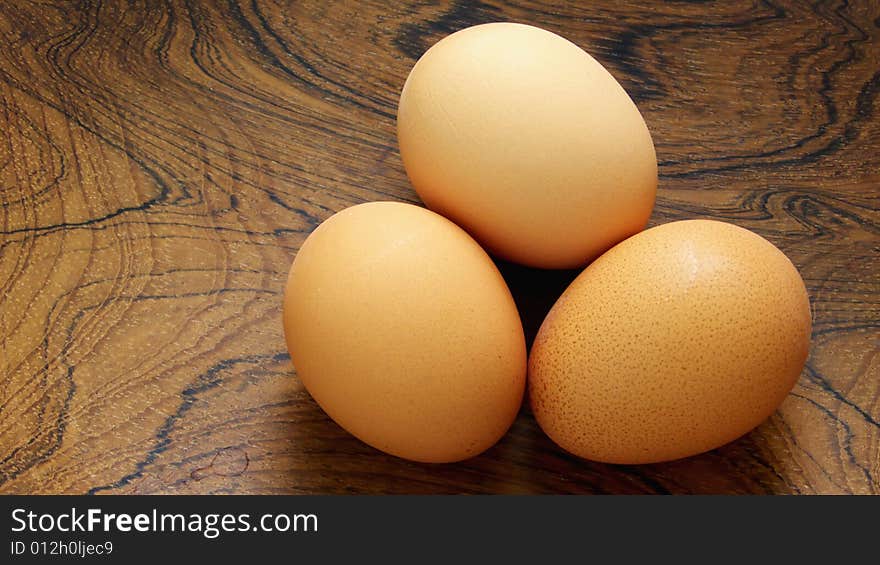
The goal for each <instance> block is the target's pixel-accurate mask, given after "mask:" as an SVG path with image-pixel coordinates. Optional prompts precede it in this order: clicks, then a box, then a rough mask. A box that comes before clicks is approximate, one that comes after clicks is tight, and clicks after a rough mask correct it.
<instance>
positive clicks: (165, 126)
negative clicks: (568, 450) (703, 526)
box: [0, 0, 880, 494]
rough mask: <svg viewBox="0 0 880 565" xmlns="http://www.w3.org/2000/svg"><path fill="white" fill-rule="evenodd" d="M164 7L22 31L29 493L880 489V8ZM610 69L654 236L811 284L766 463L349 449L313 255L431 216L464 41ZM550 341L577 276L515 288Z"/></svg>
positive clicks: (97, 8) (22, 483)
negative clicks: (428, 124)
mask: <svg viewBox="0 0 880 565" xmlns="http://www.w3.org/2000/svg"><path fill="white" fill-rule="evenodd" d="M580 4H581V3H577V4H575V3H570V4H569V3H566V4H562V3H560V4H558V5H555V4H553V3H551V2H542V1H540V0H523V1H520V2H513V3H509V4H502V3H498V2H486V3H473V4H470V3H454V4H442V5H433V4H432V5H426V4H422V3H407V4H397V3H384V2H317V1H306V2H296V3H293V2H290V3H287V2H281V1H271V0H238V1H236V0H230V1H228V2H199V1H197V0H165V1H160V2H148V1H146V0H141V1H130V2H122V1H115V0H103V1H94V2H62V1H57V2H40V3H36V2H26V1H18V0H15V1H12V2H4V3H3V5H2V7H0V47H2V48H0V124H2V130H0V131H2V136H0V214H2V216H0V300H2V302H0V339H2V342H0V343H2V350H0V351H2V354H0V492H5V493H33V492H37V493H84V492H89V493H220V492H230V493H245V492H247V493H305V492H333V493H347V492H352V493H366V492H369V493H403V492H423V493H424V492H428V493H433V492H464V493H486V492H516V493H525V492H530V493H537V492H541V493H547V492H565V493H610V492H618V493H643V492H657V493H707V492H711V493H875V494H876V493H878V492H880V357H878V351H880V347H878V345H880V343H878V342H880V339H878V336H880V288H878V264H880V261H878V258H880V237H878V236H880V213H878V208H880V119H878V116H880V113H878V104H880V102H878V94H880V4H878V3H876V2H869V1H855V0H852V1H850V2H845V1H830V2H824V1H823V2H818V3H815V4H808V3H801V2H776V1H772V2H769V1H768V2H754V3H752V2H735V3H733V2H724V3H718V4H707V3H702V2H672V3H657V4H656V5H650V6H644V5H643V4H644V3H643V2H634V1H632V2H596V3H592V2H591V3H583V4H585V5H580ZM497 20H508V21H520V22H526V23H532V24H535V25H539V26H542V27H545V28H547V29H550V30H552V31H555V32H558V33H560V34H562V35H564V36H566V37H568V38H570V39H571V40H573V41H575V42H576V43H578V44H579V45H581V46H583V47H584V48H586V49H587V50H588V51H590V52H591V53H593V54H594V55H595V56H596V57H597V58H598V59H599V60H600V61H601V62H602V63H603V64H605V65H606V66H607V67H608V68H609V70H610V71H611V72H612V73H613V74H614V75H615V76H616V77H617V78H618V79H619V80H620V82H621V83H622V84H623V85H624V87H625V88H626V89H627V90H628V91H629V92H630V93H631V95H632V96H633V98H634V99H635V100H636V101H637V103H638V105H639V107H640V109H641V110H642V112H643V114H644V116H645V118H646V120H647V122H648V125H649V127H650V129H651V131H652V133H653V136H654V141H655V143H656V147H657V153H658V158H659V161H660V191H659V198H658V201H657V206H656V209H655V212H654V215H653V217H652V223H653V224H656V223H660V222H665V221H669V220H674V219H682V218H695V217H713V218H720V219H724V220H728V221H732V222H735V223H737V224H739V225H741V226H744V227H747V228H749V229H752V230H754V231H756V232H758V233H760V234H762V235H764V236H765V237H767V238H768V239H770V240H771V241H772V242H774V243H775V244H777V245H778V246H779V247H780V248H782V249H783V250H784V251H785V252H786V254H788V256H789V257H790V258H791V259H792V260H793V261H794V263H795V264H796V265H797V266H798V268H799V269H800V271H801V273H802V275H803V277H804V279H805V281H806V283H807V286H808V289H809V291H810V296H811V299H812V304H813V309H814V312H815V324H814V334H813V348H812V353H811V356H810V359H809V363H808V365H807V368H806V369H805V371H804V374H803V375H802V377H801V379H800V381H799V383H798V384H797V386H796V388H795V390H794V391H793V393H792V394H791V395H790V396H789V398H788V399H787V400H786V401H785V403H784V404H783V405H782V407H781V409H780V410H779V411H778V412H777V413H776V414H775V415H774V416H773V417H772V418H770V419H769V420H768V421H767V422H766V423H765V424H763V425H762V426H760V427H759V428H758V429H757V430H756V431H754V432H753V433H751V434H749V435H748V436H746V437H744V438H742V439H741V440H739V441H736V442H734V443H732V444H730V445H728V446H725V447H723V448H721V449H718V450H715V451H713V452H711V453H707V454H704V455H701V456H698V457H693V458H690V459H686V460H682V461H677V462H673V463H667V464H660V465H648V466H611V465H602V464H596V463H590V462H585V461H580V460H577V459H576V458H574V457H571V456H569V455H566V454H565V453H563V452H562V451H561V450H559V449H557V448H556V447H555V446H554V445H553V444H552V443H551V442H550V441H549V440H548V439H547V438H546V437H544V435H543V434H542V433H541V432H540V430H539V429H538V428H537V426H536V424H535V422H534V420H533V419H532V417H531V416H530V415H529V414H528V413H527V411H526V410H524V411H523V413H522V414H521V415H520V418H519V419H518V420H517V422H516V424H515V425H514V427H513V429H512V430H511V432H510V433H509V434H508V435H507V436H506V437H505V438H504V439H503V440H502V441H501V442H500V443H499V444H498V445H497V446H495V447H494V448H492V449H491V450H490V451H488V452H487V453H485V454H483V455H482V456H480V457H477V458H475V459H473V460H470V461H467V462H464V463H460V464H455V465H443V466H433V465H421V464H416V463H410V462H406V461H402V460H399V459H395V458H393V457H390V456H386V455H383V454H381V453H379V452H377V451H375V450H373V449H371V448H369V447H367V446H365V445H363V444H361V443H360V442H358V441H357V440H355V439H353V438H352V437H350V436H349V435H348V434H346V433H345V432H344V431H342V430H341V429H340V428H339V427H337V426H336V425H335V424H334V423H333V422H332V421H331V420H329V419H328V418H327V417H326V416H325V415H324V414H323V413H322V412H321V410H320V409H319V408H318V407H317V406H316V404H315V403H314V402H313V401H312V400H311V398H310V397H309V396H308V394H307V393H306V392H305V391H304V390H303V388H302V386H301V384H300V383H299V381H298V379H297V378H296V376H295V374H294V372H293V369H292V367H291V364H290V360H289V358H288V356H287V354H286V351H285V349H284V342H283V339H282V335H281V323H280V298H281V292H282V288H283V284H284V280H285V277H286V271H287V268H288V266H289V264H290V262H291V260H292V259H293V256H294V255H295V253H296V250H297V249H298V247H299V245H300V244H301V243H302V241H303V240H304V238H305V236H306V235H307V234H308V233H309V231H310V230H312V229H313V228H314V227H315V226H316V225H317V224H318V223H319V222H320V221H321V220H323V219H324V218H326V217H328V216H329V215H330V214H332V213H333V212H335V211H337V210H340V209H342V208H345V207H347V206H349V205H352V204H356V203H360V202H364V201H369V200H378V199H386V200H387V199H390V200H402V201H409V202H417V201H418V200H417V197H416V195H415V194H414V192H413V191H412V189H411V188H410V186H409V184H408V182H407V180H406V176H405V173H404V171H403V168H402V166H401V162H400V158H399V155H398V152H397V146H396V141H395V111H396V104H397V97H398V94H399V91H400V88H401V86H402V85H403V82H404V80H405V78H406V75H407V73H408V72H409V69H410V67H411V66H412V64H413V63H414V61H415V60H416V58H418V56H420V55H421V53H422V52H423V51H424V50H425V49H426V48H427V47H428V46H429V45H431V44H432V43H433V42H435V41H436V40H438V39H440V38H441V37H442V36H444V35H446V34H448V33H451V32H453V31H456V30H458V29H461V28H463V27H466V26H469V25H473V24H477V23H483V22H487V21H497ZM502 269H503V271H504V273H505V275H506V276H507V278H508V280H509V282H510V284H511V287H512V289H513V291H514V293H515V295H516V298H517V301H518V303H519V305H520V307H521V310H522V313H523V317H524V319H525V324H526V328H527V332H528V334H529V335H530V336H531V335H533V334H534V331H535V330H536V328H537V325H538V324H539V323H540V320H541V317H542V316H543V314H544V313H545V312H546V310H547V309H548V308H549V306H550V305H551V304H552V302H553V299H554V298H555V296H556V295H558V294H559V293H560V292H561V290H562V289H563V288H564V286H565V284H567V282H568V281H569V280H571V278H572V277H573V276H574V273H569V272H551V273H539V272H536V271H532V270H529V269H525V268H521V267H516V266H513V265H502Z"/></svg>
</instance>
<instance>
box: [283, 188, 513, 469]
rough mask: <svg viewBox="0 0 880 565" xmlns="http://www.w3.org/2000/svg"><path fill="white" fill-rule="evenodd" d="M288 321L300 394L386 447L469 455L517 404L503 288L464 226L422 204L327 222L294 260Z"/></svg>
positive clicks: (441, 456)
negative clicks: (421, 205)
mask: <svg viewBox="0 0 880 565" xmlns="http://www.w3.org/2000/svg"><path fill="white" fill-rule="evenodd" d="M283 319H284V334H285V339H286V341H287V347H288V350H289V352H290V356H291V359H292V361H293V364H294V366H295V368H296V372H297V374H298V375H299V378H300V379H301V380H302V383H303V385H304V386H305V388H306V389H307V390H308V392H309V393H310V394H311V395H312V397H313V398H314V399H315V401H317V403H318V404H319V405H320V406H321V407H322V408H323V409H324V411H325V412H326V413H327V414H328V415H329V416H330V417H331V418H332V419H333V420H335V421H336V422H337V423H338V424H339V425H340V426H342V427H343V428H345V429H346V430H348V431H349V432H350V433H351V434H353V435H354V436H356V437H358V438H360V439H361V440H362V441H364V442H366V443H367V444H369V445H371V446H373V447H375V448H377V449H380V450H382V451H384V452H387V453H390V454H393V455H396V456H399V457H403V458H406V459H411V460H414V461H422V462H451V461H459V460H462V459H466V458H468V457H472V456H474V455H477V454H479V453H480V452H482V451H484V450H486V449H487V448H489V447H490V446H492V445H493V444H494V443H495V442H497V441H498V439H499V438H501V436H502V435H503V434H504V433H505V432H506V431H507V429H508V428H509V427H510V425H511V423H512V422H513V420H514V418H515V417H516V414H517V413H518V411H519V408H520V405H521V402H522V397H523V393H524V390H525V374H526V346H525V339H524V337H523V329H522V324H521V323H520V319H519V315H518V313H517V309H516V306H515V304H514V302H513V298H512V297H511V294H510V291H509V290H508V288H507V285H506V284H505V282H504V280H503V279H502V277H501V274H500V273H499V272H498V269H497V268H496V267H495V265H494V263H493V262H492V260H491V259H490V258H489V256H488V255H487V254H486V253H485V251H483V249H482V248H481V247H480V246H479V245H478V244H477V243H476V242H475V241H474V240H473V239H472V238H471V237H470V236H469V235H468V234H467V233H465V232H464V231H463V230H462V229H461V228H459V227H458V226H456V225H455V224H453V223H452V222H450V221H449V220H447V219H445V218H443V217H442V216H439V215H438V214H435V213H434V212H431V211H429V210H426V209H424V208H420V207H417V206H413V205H410V204H402V203H394V202H375V203H369V204H361V205H358V206H354V207H351V208H348V209H346V210H343V211H341V212H339V213H337V214H335V215H333V216H332V217H330V218H329V219H327V220H326V221H325V222H323V223H322V224H321V225H320V226H319V227H318V228H317V229H316V230H315V231H314V232H313V233H312V234H311V235H309V237H308V238H307V239H306V241H305V242H304V243H303V245H302V247H301V248H300V250H299V252H298V253H297V255H296V258H295V259H294V262H293V265H292V267H291V269H290V274H289V276H288V280H287V286H286V288H285V292H284V308H283Z"/></svg>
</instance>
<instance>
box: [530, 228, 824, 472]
mask: <svg viewBox="0 0 880 565" xmlns="http://www.w3.org/2000/svg"><path fill="white" fill-rule="evenodd" d="M810 331H811V317H810V304H809V299H808V296H807V292H806V289H805V287H804V283H803V281H802V279H801V277H800V275H799V274H798V272H797V270H796V269H795V267H794V266H793V265H792V264H791V262H790V261H789V260H788V258H786V256H785V255H784V254H783V253H782V252H781V251H780V250H779V249H777V248H776V247H775V246H773V245H772V244H771V243H770V242H768V241H767V240H765V239H763V238H762V237H760V236H758V235H757V234H755V233H752V232H750V231H748V230H745V229H743V228H740V227H737V226H734V225H731V224H727V223H722V222H716V221H708V220H691V221H681V222H673V223H669V224H665V225H662V226H658V227H655V228H652V229H649V230H647V231H644V232H642V233H640V234H638V235H635V236H633V237H631V238H630V239H628V240H626V241H624V242H622V243H620V244H619V245H617V246H616V247H614V248H612V249H611V250H610V251H608V252H607V253H606V254H604V255H602V256H601V257H600V258H599V259H597V260H596V261H595V262H594V263H593V264H591V265H590V266H589V267H587V268H586V269H585V270H584V271H583V273H581V274H580V275H579V276H578V277H577V279H575V281H574V282H573V283H572V284H571V286H570V287H569V288H568V289H567V290H566V291H565V293H563V295H562V297H561V298H560V299H559V301H558V302H557V303H556V304H555V305H554V307H553V308H552V310H551V312H550V314H549V315H548V316H547V318H546V320H545V321H544V323H543V325H542V327H541V329H540V331H539V332H538V335H537V337H536V340H535V343H534V345H533V348H532V351H531V355H530V359H529V395H530V400H531V405H532V409H533V411H534V414H535V417H536V418H537V420H538V422H539V424H540V425H541V427H542V428H543V430H544V431H545V432H546V433H547V434H548V435H549V436H550V437H551V438H552V439H553V440H554V441H555V442H556V443H558V444H559V445H560V446H562V447H563V448H565V449H566V450H568V451H570V452H571V453H574V454H576V455H579V456H581V457H584V458H587V459H592V460H598V461H605V462H611V463H648V462H656V461H665V460H670V459H676V458H680V457H686V456H689V455H694V454H697V453H700V452H703V451H707V450H710V449H713V448H716V447H719V446H721V445H723V444H725V443H727V442H729V441H731V440H733V439H735V438H737V437H739V436H741V435H742V434H744V433H746V432H748V431H749V430H751V429H752V428H754V427H755V426H757V425H758V424H759V423H760V422H761V421H763V420H764V419H765V418H767V417H768V416H769V415H770V414H771V413H772V412H773V411H774V410H775V409H776V407H777V406H778V405H779V404H780V403H781V402H782V400H783V399H784V398H785V396H786V395H787V394H788V392H789V391H790V390H791V388H792V387H793V386H794V383H795V382H796V381H797V379H798V376H799V375H800V373H801V370H802V369H803V366H804V363H805V361H806V358H807V354H808V350H809V342H810Z"/></svg>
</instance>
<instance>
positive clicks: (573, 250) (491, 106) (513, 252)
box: [397, 23, 657, 268]
mask: <svg viewBox="0 0 880 565" xmlns="http://www.w3.org/2000/svg"><path fill="white" fill-rule="evenodd" d="M397 126H398V128H397V131H398V142H399V145H400V154H401V157H402V159H403V163H404V166H405V167H406V171H407V174H408V175H409V178H410V181H411V182H412V184H413V186H414V187H415V189H416V191H417V192H418V194H419V196H420V197H421V198H422V200H424V202H425V204H427V205H428V207H429V208H431V209H432V210H435V211H437V212H439V213H441V214H443V215H444V216H446V217H448V218H450V219H451V220H453V221H454V222H455V223H456V224H458V225H460V226H461V227H463V228H464V229H465V230H467V231H468V232H469V233H470V234H471V235H473V236H474V237H475V238H476V239H477V240H478V241H479V242H480V243H481V244H483V246H484V247H485V248H486V249H487V250H489V251H490V252H491V253H493V254H495V255H498V256H500V257H503V258H505V259H508V260H511V261H514V262H518V263H522V264H525V265H529V266H533V267H542V268H574V267H579V266H583V265H584V264H586V263H587V261H589V260H590V259H592V258H594V257H596V256H597V255H599V254H600V253H602V252H603V251H605V250H606V249H608V248H609V247H611V246H612V245H614V244H615V243H617V242H619V241H621V240H622V239H624V238H626V237H628V236H630V235H632V234H634V233H636V232H638V231H640V230H642V229H643V228H644V227H645V224H646V223H647V220H648V217H649V216H650V214H651V209H652V207H653V205H654V196H655V193H656V188H657V162H656V155H655V153H654V145H653V143H652V141H651V134H650V133H649V132H648V128H647V126H646V125H645V121H644V120H643V119H642V116H641V114H640V113H639V111H638V109H637V108H636V106H635V104H634V103H633V102H632V100H631V99H630V98H629V96H627V94H626V92H625V91H624V89H623V88H622V87H621V86H620V84H618V82H617V81H616V80H615V79H614V77H613V76H611V74H610V73H609V72H608V71H606V70H605V68H604V67H602V65H601V64H599V62H597V61H596V60H595V59H593V58H592V57H591V56H590V55H589V54H587V53H586V52H585V51H584V50H582V49H581V48H580V47H578V46H577V45H575V44H574V43H572V42H570V41H568V40H566V39H564V38H562V37H560V36H558V35H556V34H554V33H551V32H549V31H545V30H542V29H539V28H536V27H532V26H528V25H522V24H514V23H492V24H484V25H479V26H474V27H471V28H468V29H465V30H462V31H459V32H456V33H453V34H452V35H450V36H448V37H446V38H444V39H442V40H441V41H439V42H438V43H437V44H436V45H434V46H433V47H431V48H430V49H429V50H428V51H427V52H426V53H425V54H424V55H423V56H422V57H421V59H419V61H418V62H417V63H416V65H415V66H414V67H413V69H412V72H411V73H410V75H409V78H408V79H407V81H406V84H405V85H404V87H403V91H402V93H401V96H400V104H399V107H398V115H397Z"/></svg>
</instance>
